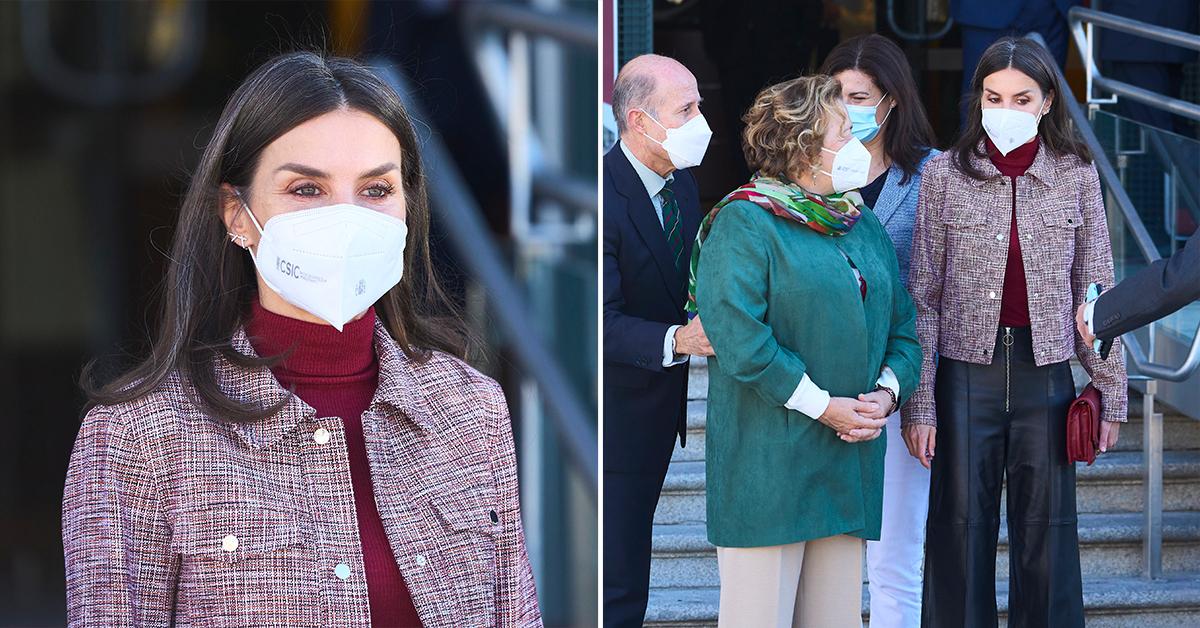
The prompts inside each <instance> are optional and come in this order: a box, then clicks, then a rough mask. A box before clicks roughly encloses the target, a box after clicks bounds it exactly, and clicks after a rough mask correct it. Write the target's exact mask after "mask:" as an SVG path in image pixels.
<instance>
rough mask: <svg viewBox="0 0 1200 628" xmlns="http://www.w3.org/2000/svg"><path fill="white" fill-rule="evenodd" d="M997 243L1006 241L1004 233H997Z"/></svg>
mask: <svg viewBox="0 0 1200 628" xmlns="http://www.w3.org/2000/svg"><path fill="white" fill-rule="evenodd" d="M996 241H997V242H1002V241H1004V234H1003V233H997V234H996Z"/></svg>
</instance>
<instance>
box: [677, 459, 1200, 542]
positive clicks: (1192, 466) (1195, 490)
mask: <svg viewBox="0 0 1200 628" xmlns="http://www.w3.org/2000/svg"><path fill="white" fill-rule="evenodd" d="M689 448H690V445H689ZM704 465H705V463H704V461H703V460H679V461H676V462H672V463H671V466H670V468H669V469H668V471H667V478H666V482H665V483H664V484H663V492H662V498H661V499H660V500H659V507H658V512H657V513H656V514H655V523H664V524H669V523H702V522H704V520H705V513H704V486H705V479H704ZM1075 469H1076V471H1075V473H1076V483H1075V499H1076V508H1077V510H1078V512H1080V513H1100V512H1141V511H1142V503H1143V498H1144V495H1143V494H1142V473H1143V470H1142V454H1141V452H1131V451H1113V452H1109V453H1107V454H1105V455H1103V456H1100V457H1099V458H1097V459H1096V462H1095V464H1093V465H1092V466H1090V467H1089V466H1085V465H1082V464H1077V465H1076V467H1075ZM1006 502H1007V495H1005V496H1002V497H1001V509H1002V510H1006V507H1005V503H1006ZM1163 510H1167V511H1184V510H1200V451H1167V452H1164V453H1163Z"/></svg>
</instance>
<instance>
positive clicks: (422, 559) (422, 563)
mask: <svg viewBox="0 0 1200 628" xmlns="http://www.w3.org/2000/svg"><path fill="white" fill-rule="evenodd" d="M413 560H415V561H416V562H417V566H418V567H424V566H425V563H427V562H429V561H427V560H425V555H424V554H417V557H416V558H415V559H413Z"/></svg>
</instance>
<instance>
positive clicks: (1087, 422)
mask: <svg viewBox="0 0 1200 628" xmlns="http://www.w3.org/2000/svg"><path fill="white" fill-rule="evenodd" d="M1099 446H1100V391H1099V390H1096V387H1095V386H1092V385H1091V384H1088V385H1087V386H1085V387H1084V388H1083V392H1082V393H1080V394H1079V397H1078V398H1077V399H1075V401H1072V402H1071V407H1070V408H1069V409H1067V461H1068V462H1086V463H1088V466H1089V467H1090V466H1092V463H1093V462H1095V461H1096V451H1097V449H1098V447H1099Z"/></svg>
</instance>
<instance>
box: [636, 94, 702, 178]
mask: <svg viewBox="0 0 1200 628" xmlns="http://www.w3.org/2000/svg"><path fill="white" fill-rule="evenodd" d="M638 111H641V112H642V113H644V114H646V117H648V118H650V119H651V120H654V123H655V124H657V125H658V126H660V127H662V128H663V130H664V131H666V132H667V139H665V140H663V141H661V142H660V141H658V140H656V139H654V138H653V137H650V136H649V135H646V134H645V133H643V134H642V135H646V139H648V140H650V141H651V142H654V143H656V144H658V145H659V146H662V147H663V149H665V150H666V151H667V156H668V157H670V158H671V165H672V166H675V168H676V169H679V170H683V169H684V168H691V167H693V166H699V165H700V162H701V161H703V160H704V153H705V152H707V151H708V141H709V140H710V139H712V129H710V128H708V120H705V119H704V114H697V115H696V116H695V117H693V118H692V119H691V120H688V121H687V122H684V123H683V126H680V127H677V128H674V129H668V128H667V127H665V126H663V124H662V123H661V122H659V121H658V120H656V119H655V118H654V116H652V115H650V112H648V111H646V110H645V109H639V110H638Z"/></svg>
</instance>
